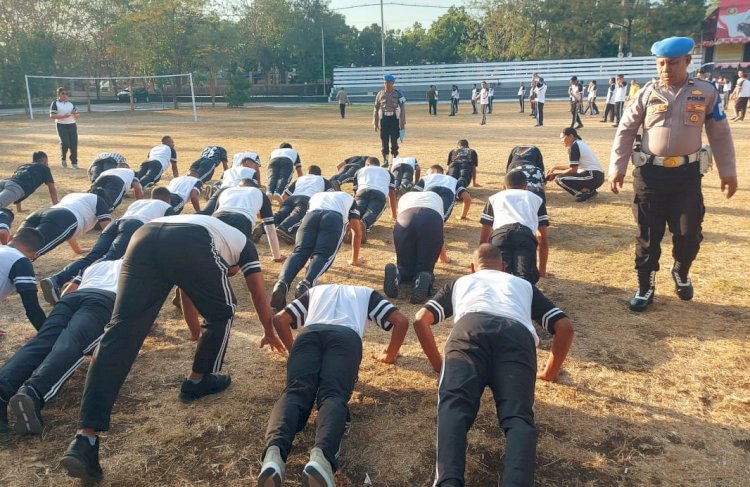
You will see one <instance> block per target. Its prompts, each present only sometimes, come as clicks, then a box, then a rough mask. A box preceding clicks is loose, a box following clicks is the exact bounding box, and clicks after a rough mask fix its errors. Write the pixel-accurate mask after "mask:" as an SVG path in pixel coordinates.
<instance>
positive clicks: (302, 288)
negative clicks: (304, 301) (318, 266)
mask: <svg viewBox="0 0 750 487" xmlns="http://www.w3.org/2000/svg"><path fill="white" fill-rule="evenodd" d="M311 287H312V285H311V284H310V283H309V282H307V281H306V280H304V279H303V280H301V281H300V282H298V283H297V288H296V289H295V290H294V299H299V297H300V296H302V295H303V294H305V293H306V292H307V291H309V290H310V288H311Z"/></svg>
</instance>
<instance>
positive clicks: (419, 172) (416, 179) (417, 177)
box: [414, 164, 422, 181]
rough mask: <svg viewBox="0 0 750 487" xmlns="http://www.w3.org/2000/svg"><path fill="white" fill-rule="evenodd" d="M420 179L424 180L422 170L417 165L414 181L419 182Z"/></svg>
mask: <svg viewBox="0 0 750 487" xmlns="http://www.w3.org/2000/svg"><path fill="white" fill-rule="evenodd" d="M420 179H422V168H421V167H419V164H417V165H416V167H415V168H414V181H419V180H420Z"/></svg>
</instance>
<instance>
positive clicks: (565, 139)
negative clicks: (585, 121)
mask: <svg viewBox="0 0 750 487" xmlns="http://www.w3.org/2000/svg"><path fill="white" fill-rule="evenodd" d="M560 141H561V142H562V143H563V145H564V146H565V147H567V149H568V156H569V157H570V164H569V165H567V166H566V165H560V166H555V167H553V168H551V169H550V170H549V171H547V176H546V179H547V181H554V182H555V183H557V185H558V186H560V187H561V188H562V189H564V190H565V191H567V192H568V193H570V194H571V195H572V196H575V198H576V201H577V202H579V203H581V202H584V201H586V200H588V199H591V198H593V197H594V196H596V195H597V191H596V189H597V188H598V187H599V186H601V185H602V184H603V183H604V169H602V165H601V164H600V163H599V159H597V158H596V155H594V151H592V150H591V148H590V147H589V146H588V145H586V143H585V142H584V141H583V140H581V136H580V135H578V132H576V129H574V128H570V127H568V128H565V129H563V131H562V133H561V134H560Z"/></svg>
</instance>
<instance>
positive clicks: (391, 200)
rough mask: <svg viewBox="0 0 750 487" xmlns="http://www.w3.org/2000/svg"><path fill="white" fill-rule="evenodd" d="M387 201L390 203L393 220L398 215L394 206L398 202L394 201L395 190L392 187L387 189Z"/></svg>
mask: <svg viewBox="0 0 750 487" xmlns="http://www.w3.org/2000/svg"><path fill="white" fill-rule="evenodd" d="M388 202H389V203H390V205H391V217H392V218H393V219H394V220H395V219H396V217H397V216H398V214H397V213H396V207H397V204H398V203H397V202H396V190H395V189H393V188H390V189H389V190H388Z"/></svg>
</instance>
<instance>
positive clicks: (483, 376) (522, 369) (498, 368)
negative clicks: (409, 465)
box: [435, 313, 536, 487]
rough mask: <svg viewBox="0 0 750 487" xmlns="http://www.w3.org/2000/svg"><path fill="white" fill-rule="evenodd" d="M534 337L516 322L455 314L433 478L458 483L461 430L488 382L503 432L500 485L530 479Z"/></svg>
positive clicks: (463, 439) (533, 442)
mask: <svg viewBox="0 0 750 487" xmlns="http://www.w3.org/2000/svg"><path fill="white" fill-rule="evenodd" d="M535 381H536V350H535V347H534V338H533V337H532V335H531V333H530V332H529V330H528V329H526V327H525V326H523V325H522V324H521V323H519V322H517V321H514V320H511V319H508V318H503V317H500V316H495V315H491V314H488V313H469V314H467V315H465V316H463V317H461V319H459V320H458V321H457V322H456V324H455V325H454V327H453V331H451V334H450V336H449V337H448V341H447V342H446V344H445V358H444V360H443V372H442V374H441V377H440V385H439V386H438V413H437V465H436V471H437V478H436V479H435V485H436V486H440V485H441V484H443V482H445V483H446V484H448V483H450V485H460V486H461V487H463V485H464V471H465V468H466V443H467V441H466V435H467V433H468V431H469V429H470V428H471V426H472V424H473V423H474V420H475V419H476V416H477V411H478V410H479V405H480V401H481V398H482V393H483V392H484V388H485V387H489V388H490V390H491V391H492V396H493V398H494V399H495V407H496V409H497V418H498V420H499V422H500V426H501V427H502V428H503V431H504V432H505V462H504V469H503V479H502V485H503V486H531V485H532V484H533V483H534V458H535V456H536V428H535V426H534V410H533V405H534V385H535Z"/></svg>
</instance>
